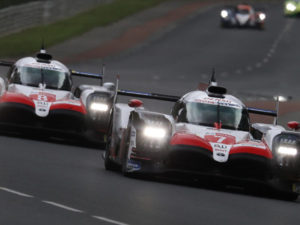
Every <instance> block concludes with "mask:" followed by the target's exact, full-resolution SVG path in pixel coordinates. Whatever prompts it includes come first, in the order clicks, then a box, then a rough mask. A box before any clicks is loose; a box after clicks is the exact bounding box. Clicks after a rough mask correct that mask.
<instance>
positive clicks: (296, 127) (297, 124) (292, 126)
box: [287, 121, 300, 130]
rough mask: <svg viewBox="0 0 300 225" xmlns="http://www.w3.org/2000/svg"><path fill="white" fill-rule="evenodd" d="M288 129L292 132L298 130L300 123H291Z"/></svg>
mask: <svg viewBox="0 0 300 225" xmlns="http://www.w3.org/2000/svg"><path fill="white" fill-rule="evenodd" d="M287 125H288V127H289V128H290V129H292V130H298V129H299V128H300V127H299V122H297V121H290V122H288V124H287Z"/></svg>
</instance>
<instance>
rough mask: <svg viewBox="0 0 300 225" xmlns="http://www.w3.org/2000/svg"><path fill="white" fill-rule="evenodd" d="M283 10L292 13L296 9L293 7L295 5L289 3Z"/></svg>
mask: <svg viewBox="0 0 300 225" xmlns="http://www.w3.org/2000/svg"><path fill="white" fill-rule="evenodd" d="M285 8H286V10H288V11H291V12H294V11H295V10H296V8H297V7H296V6H295V4H293V3H291V2H289V3H288V4H286V6H285Z"/></svg>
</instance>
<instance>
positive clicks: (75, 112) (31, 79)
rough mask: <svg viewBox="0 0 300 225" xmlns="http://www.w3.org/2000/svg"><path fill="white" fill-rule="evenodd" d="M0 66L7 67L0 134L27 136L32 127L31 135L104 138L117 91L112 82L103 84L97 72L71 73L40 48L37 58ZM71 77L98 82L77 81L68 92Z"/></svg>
mask: <svg viewBox="0 0 300 225" xmlns="http://www.w3.org/2000/svg"><path fill="white" fill-rule="evenodd" d="M0 65H2V66H8V67H10V68H9V71H8V73H7V77H5V78H2V77H1V78H0V126H1V127H2V129H1V130H2V132H6V131H8V132H11V131H13V132H20V133H27V134H28V132H27V131H28V130H31V132H35V134H44V133H45V134H47V135H48V134H50V135H51V136H59V137H63V138H64V137H70V138H73V139H77V137H84V138H87V139H88V140H95V141H96V142H99V141H100V142H105V139H106V137H105V136H106V132H107V130H108V127H109V125H110V118H111V114H112V109H111V108H112V104H113V101H114V99H115V93H116V90H115V87H114V84H112V83H104V84H103V83H102V78H103V75H102V74H91V73H82V72H77V71H72V70H70V69H68V68H67V67H66V66H65V65H63V64H62V63H60V62H58V61H56V60H53V59H52V56H51V55H49V54H47V53H46V51H45V50H44V49H42V50H41V51H40V52H39V53H38V54H37V55H36V57H25V58H21V59H19V60H18V61H16V62H5V61H0ZM72 76H83V77H88V78H97V79H99V80H100V81H101V82H100V81H97V85H80V86H78V87H76V88H74V93H73V92H72ZM41 131H43V132H41ZM32 134H33V133H32Z"/></svg>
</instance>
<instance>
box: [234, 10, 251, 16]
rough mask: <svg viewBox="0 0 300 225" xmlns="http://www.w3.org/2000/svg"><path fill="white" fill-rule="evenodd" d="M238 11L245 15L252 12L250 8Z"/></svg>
mask: <svg viewBox="0 0 300 225" xmlns="http://www.w3.org/2000/svg"><path fill="white" fill-rule="evenodd" d="M237 13H239V14H243V15H248V14H249V13H250V12H249V10H248V9H238V10H237Z"/></svg>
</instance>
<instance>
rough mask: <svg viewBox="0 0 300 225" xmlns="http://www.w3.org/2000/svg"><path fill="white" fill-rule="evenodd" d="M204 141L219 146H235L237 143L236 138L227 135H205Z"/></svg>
mask: <svg viewBox="0 0 300 225" xmlns="http://www.w3.org/2000/svg"><path fill="white" fill-rule="evenodd" d="M204 139H205V140H207V141H208V142H211V143H219V144H234V143H235V137H234V136H232V135H226V134H219V133H217V134H214V135H212V134H209V135H205V136H204Z"/></svg>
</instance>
